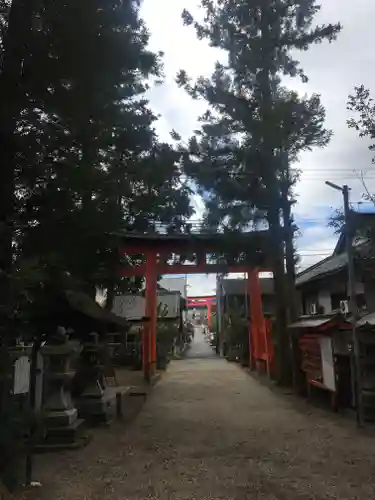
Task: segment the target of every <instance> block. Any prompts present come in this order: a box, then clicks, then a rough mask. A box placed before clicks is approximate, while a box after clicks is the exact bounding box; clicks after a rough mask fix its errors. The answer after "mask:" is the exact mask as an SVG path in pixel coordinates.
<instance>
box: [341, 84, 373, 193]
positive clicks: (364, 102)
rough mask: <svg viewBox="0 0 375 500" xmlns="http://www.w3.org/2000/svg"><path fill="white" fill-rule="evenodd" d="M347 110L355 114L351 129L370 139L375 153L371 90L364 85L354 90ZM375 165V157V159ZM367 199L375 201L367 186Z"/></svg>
mask: <svg viewBox="0 0 375 500" xmlns="http://www.w3.org/2000/svg"><path fill="white" fill-rule="evenodd" d="M347 109H348V111H350V112H351V113H353V114H354V116H352V117H351V118H350V119H349V120H348V122H347V123H348V126H349V128H353V129H354V130H356V131H357V132H358V134H359V136H360V137H363V138H368V139H369V140H370V142H371V144H370V145H369V147H368V148H369V150H370V151H375V103H374V99H373V98H372V97H371V94H370V90H369V89H366V88H365V87H364V85H360V86H358V87H355V88H354V94H351V95H349V98H348V103H347ZM372 161H373V163H375V157H374V158H373V160H372ZM364 187H365V190H366V193H365V198H366V199H369V200H370V201H374V198H373V196H372V195H371V194H370V193H369V192H368V190H367V188H366V186H364Z"/></svg>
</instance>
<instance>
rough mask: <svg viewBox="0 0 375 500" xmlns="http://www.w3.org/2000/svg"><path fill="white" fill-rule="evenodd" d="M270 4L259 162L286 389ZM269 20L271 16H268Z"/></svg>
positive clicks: (265, 21) (265, 10) (264, 13)
mask: <svg viewBox="0 0 375 500" xmlns="http://www.w3.org/2000/svg"><path fill="white" fill-rule="evenodd" d="M269 14H270V1H269V0H268V1H267V0H265V1H264V3H263V5H262V7H261V43H262V47H263V60H262V66H263V67H262V71H261V72H260V74H259V76H258V79H259V80H258V81H259V87H260V90H259V93H260V101H261V102H260V116H261V120H262V121H263V130H264V132H263V141H262V143H261V147H262V151H261V152H262V161H263V168H264V172H265V175H264V179H265V181H266V185H267V190H268V194H269V199H268V207H267V211H268V214H267V220H268V224H269V231H270V236H271V241H272V249H273V255H272V256H273V265H272V271H273V277H274V283H275V293H276V324H275V328H276V339H277V340H276V364H277V382H278V383H279V384H280V385H286V384H288V383H289V382H290V380H291V376H290V362H289V360H290V355H289V350H290V349H289V340H288V333H287V310H288V306H287V300H286V290H285V270H284V248H283V243H284V238H283V235H282V232H281V224H280V208H281V207H280V188H279V180H278V175H277V174H278V165H277V163H276V161H277V158H276V157H275V155H274V152H275V146H274V138H273V135H274V130H273V113H272V111H273V98H272V91H271V88H272V87H271V65H272V61H273V57H274V48H273V41H272V38H271V37H270V24H272V20H271V19H270V16H269ZM271 17H272V16H271Z"/></svg>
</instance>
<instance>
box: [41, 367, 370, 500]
mask: <svg viewBox="0 0 375 500" xmlns="http://www.w3.org/2000/svg"><path fill="white" fill-rule="evenodd" d="M374 433H375V431H374ZM367 434H370V433H369V432H367ZM38 460H39V464H38V465H39V470H38V474H39V477H38V478H37V479H40V480H41V481H42V482H43V485H44V486H43V488H42V489H40V490H39V491H38V492H37V493H34V494H36V495H37V496H34V498H38V500H52V499H53V500H120V499H121V500H145V499H173V500H185V499H186V500H193V499H218V500H219V499H223V500H224V499H225V500H234V499H236V500H240V499H254V500H255V499H266V500H271V499H272V500H276V499H277V500H308V499H319V500H323V499H340V500H348V499H351V500H354V499H357V500H358V499H360V500H362V499H363V500H370V499H371V498H374V497H375V484H374V482H375V439H374V438H372V437H369V436H367V435H365V434H360V433H358V431H357V430H356V429H355V426H354V424H352V423H351V422H348V421H346V420H344V419H343V418H340V417H337V416H334V415H332V414H331V413H328V412H324V411H320V410H318V409H313V408H311V407H310V406H309V405H307V404H306V403H304V402H302V401H300V400H298V399H296V398H294V397H293V396H286V395H280V394H278V393H275V392H272V391H271V390H270V389H268V388H267V387H264V386H262V385H261V384H260V383H259V382H257V381H255V380H254V379H252V378H251V377H250V376H249V375H247V374H246V373H245V372H244V371H242V370H241V369H240V368H239V367H238V366H236V365H233V364H230V363H227V362H226V361H225V360H223V359H198V360H194V359H187V360H183V361H175V362H172V363H171V365H170V368H169V369H168V372H167V373H166V374H165V375H164V377H163V378H162V380H161V382H159V384H158V385H157V386H156V387H155V389H154V391H153V392H152V395H151V396H150V398H149V399H148V401H147V402H146V405H145V406H144V408H143V410H142V411H141V413H140V414H139V415H138V416H137V418H136V419H135V420H134V421H133V423H132V424H130V426H128V427H125V426H124V425H121V424H120V423H114V424H113V425H112V426H111V427H110V428H107V429H105V428H102V429H99V430H98V431H95V438H94V440H93V441H92V443H91V444H90V445H89V446H88V447H87V448H85V449H83V450H79V451H76V452H66V453H61V454H58V455H43V456H41V457H39V459H38Z"/></svg>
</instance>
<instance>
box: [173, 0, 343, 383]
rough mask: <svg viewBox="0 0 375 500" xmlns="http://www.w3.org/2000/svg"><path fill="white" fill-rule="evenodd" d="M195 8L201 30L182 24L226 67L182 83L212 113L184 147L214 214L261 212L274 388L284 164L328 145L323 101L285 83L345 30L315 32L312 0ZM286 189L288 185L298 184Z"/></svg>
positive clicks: (284, 342)
mask: <svg viewBox="0 0 375 500" xmlns="http://www.w3.org/2000/svg"><path fill="white" fill-rule="evenodd" d="M201 6H202V8H203V9H204V12H205V15H204V19H203V21H202V22H197V21H194V19H193V17H192V16H191V14H190V13H189V12H188V11H186V10H185V11H184V12H183V20H184V22H185V24H187V25H194V27H195V29H196V32H197V36H198V38H200V39H207V40H208V41H209V43H210V45H211V46H213V47H216V48H220V49H223V50H224V51H225V52H226V53H227V55H228V63H227V64H226V65H223V64H219V63H217V64H216V69H215V72H214V74H213V75H212V77H211V79H205V78H200V79H198V81H197V82H196V83H195V84H192V83H191V82H190V81H189V78H188V76H187V75H186V73H185V72H184V71H181V72H180V74H179V75H178V78H177V81H178V83H180V85H182V86H184V87H185V88H186V89H187V91H188V92H189V93H190V95H192V96H193V97H196V98H204V99H205V100H207V102H208V103H209V106H210V108H209V110H208V111H207V113H206V114H205V115H203V116H202V117H201V122H203V125H202V130H201V131H200V133H199V134H198V135H197V136H196V137H195V138H193V140H191V142H190V150H191V152H192V153H193V154H194V155H195V158H194V161H192V162H191V163H190V172H191V173H192V175H194V177H195V178H196V179H197V181H198V183H199V184H201V185H202V186H203V188H204V189H205V190H206V189H207V188H208V189H209V190H210V191H211V193H214V196H213V200H214V201H213V202H211V204H210V205H211V207H212V205H215V204H217V206H218V207H219V208H221V209H224V214H225V215H226V216H227V218H229V219H231V216H232V214H233V221H234V222H235V223H237V222H240V223H241V222H243V219H244V218H246V217H247V216H251V217H253V216H254V212H255V214H258V213H259V209H261V210H264V211H265V214H266V218H267V221H268V224H269V227H270V233H271V237H272V238H273V245H272V248H273V272H274V278H275V287H276V294H277V298H278V304H277V322H276V328H277V361H278V370H277V371H278V381H279V382H280V383H285V382H286V381H287V378H288V373H287V371H286V369H285V368H286V365H287V364H288V363H287V359H288V338H287V335H286V322H287V316H286V310H287V308H286V304H285V296H286V294H285V289H284V250H283V234H282V230H281V224H280V214H281V208H282V196H281V195H282V192H281V191H282V189H281V188H282V182H281V180H282V179H283V176H285V168H288V165H287V166H285V161H283V156H284V155H285V153H288V155H289V158H290V160H292V159H293V156H298V152H299V151H301V150H303V149H307V148H310V147H312V146H313V145H325V144H326V143H327V141H328V139H329V135H330V134H329V132H327V131H326V130H325V129H324V126H323V122H324V109H323V108H322V106H321V104H320V99H319V96H317V95H314V96H312V97H311V98H310V99H307V98H303V99H302V98H300V97H298V96H297V94H296V93H294V92H289V91H287V90H285V89H284V88H283V87H282V86H281V78H282V76H284V75H285V76H289V77H300V78H301V79H302V80H303V81H307V77H306V75H305V74H304V72H303V70H302V69H301V68H300V65H299V62H298V61H297V60H296V59H295V58H294V56H295V53H296V52H295V51H296V50H307V49H308V48H309V46H310V44H313V43H320V42H322V41H323V40H325V39H326V40H328V41H332V40H333V39H335V37H336V35H337V34H338V32H339V31H340V29H341V26H340V25H339V24H335V25H331V24H329V25H323V26H313V20H314V16H315V15H316V14H317V13H318V11H319V10H320V7H319V6H318V5H316V2H315V0H262V1H260V0H242V1H231V0H230V1H228V0H204V1H203V0H202V2H201ZM197 158H198V159H200V161H197ZM288 177H289V176H288ZM284 182H285V181H284ZM287 182H289V183H291V184H293V182H294V179H293V178H292V179H288V180H287ZM239 184H240V186H239ZM225 212H226V213H225ZM248 220H249V219H248Z"/></svg>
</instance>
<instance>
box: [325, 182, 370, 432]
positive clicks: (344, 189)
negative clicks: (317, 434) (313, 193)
mask: <svg viewBox="0 0 375 500" xmlns="http://www.w3.org/2000/svg"><path fill="white" fill-rule="evenodd" d="M326 184H327V186H329V187H331V188H332V189H335V190H336V191H340V192H341V193H342V195H343V198H344V220H345V227H344V231H345V240H346V241H345V243H346V252H347V255H348V278H349V280H348V281H349V293H350V296H349V311H350V313H351V315H352V342H353V352H352V360H353V368H354V388H355V400H356V410H357V424H358V426H359V427H363V425H364V414H363V401H362V383H361V382H362V373H361V365H360V349H359V342H358V336H357V304H356V289H355V285H356V281H355V269H354V251H353V231H352V225H351V217H350V207H349V187H348V186H347V185H346V184H345V185H344V186H338V185H337V184H334V183H333V182H330V181H326Z"/></svg>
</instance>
